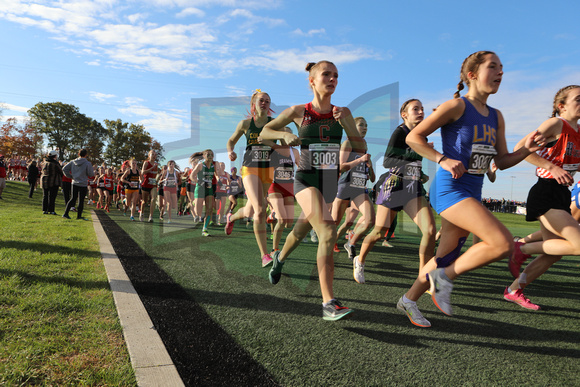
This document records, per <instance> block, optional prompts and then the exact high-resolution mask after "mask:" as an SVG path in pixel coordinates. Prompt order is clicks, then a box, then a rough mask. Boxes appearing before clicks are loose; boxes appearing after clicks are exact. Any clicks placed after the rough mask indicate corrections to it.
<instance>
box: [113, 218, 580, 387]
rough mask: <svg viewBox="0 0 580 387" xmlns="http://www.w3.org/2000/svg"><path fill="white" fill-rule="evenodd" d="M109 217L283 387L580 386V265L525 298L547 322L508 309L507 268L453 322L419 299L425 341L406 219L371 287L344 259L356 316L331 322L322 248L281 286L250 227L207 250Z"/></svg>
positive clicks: (218, 234)
mask: <svg viewBox="0 0 580 387" xmlns="http://www.w3.org/2000/svg"><path fill="white" fill-rule="evenodd" d="M110 216H111V218H112V219H113V220H115V221H116V222H117V223H118V224H119V225H120V226H121V227H122V228H123V229H124V230H125V231H126V232H127V233H128V234H129V235H130V236H131V237H132V238H133V239H134V240H135V241H136V242H137V243H138V244H139V245H140V246H141V247H142V248H143V249H144V250H145V251H146V252H147V253H148V254H149V255H150V256H151V257H152V258H153V259H154V260H155V261H156V262H157V264H158V265H159V266H160V267H161V268H162V269H163V270H165V271H166V272H167V273H168V274H169V275H170V276H171V277H172V278H173V279H174V280H175V281H176V282H177V283H179V284H180V285H181V286H182V287H183V288H184V289H185V290H186V291H187V292H188V293H189V294H190V295H191V297H193V298H194V299H195V300H196V301H197V302H198V303H199V304H201V305H202V306H203V307H204V308H205V310H206V311H207V313H208V314H209V315H210V316H211V317H212V318H213V319H214V320H215V321H217V322H218V323H219V324H221V326H222V327H223V328H224V329H225V330H226V331H227V332H228V333H229V334H230V335H231V336H232V337H233V338H234V339H235V340H236V341H237V342H238V343H239V344H240V345H242V346H243V347H244V348H245V349H246V350H247V351H248V352H249V353H250V354H251V356H253V357H254V358H255V359H256V360H257V361H258V362H259V363H261V364H262V365H263V366H264V367H265V368H266V369H267V370H268V371H269V372H270V373H271V374H272V375H273V376H274V378H275V379H276V380H277V381H278V382H279V383H280V384H282V385H287V386H301V385H304V386H306V385H307V386H312V385H577V384H578V381H577V375H578V374H579V373H580V344H579V343H580V326H579V322H580V288H579V286H578V285H579V282H578V278H579V275H580V260H579V259H578V257H564V258H563V259H562V260H561V261H560V262H558V263H557V264H555V265H554V266H553V267H552V268H551V269H550V270H549V271H548V273H546V274H545V275H544V276H542V277H541V278H540V279H539V280H537V281H536V282H535V283H534V284H533V285H532V286H530V287H529V288H528V290H527V291H526V295H527V296H528V297H530V298H531V299H532V301H534V302H535V303H537V304H539V305H541V306H542V310H540V311H538V312H533V311H529V310H525V309H522V308H520V307H519V306H517V305H515V304H512V303H509V302H506V301H504V300H503V297H502V296H503V290H504V288H505V287H506V286H507V285H509V284H510V283H511V276H510V274H509V272H508V271H507V263H506V261H505V260H504V261H500V262H497V263H494V264H492V265H489V266H487V267H485V268H482V269H479V270H476V271H474V272H471V273H468V274H466V275H464V276H462V277H460V278H459V279H458V280H457V281H456V282H455V288H454V292H453V296H452V302H453V305H454V316H453V317H447V316H444V315H443V314H442V313H440V312H439V311H438V310H437V309H436V308H435V306H434V305H433V304H432V302H431V300H430V299H429V298H428V297H423V298H422V299H420V300H419V307H420V308H421V310H422V311H423V314H424V315H425V316H426V317H427V318H428V319H429V320H430V321H431V323H432V324H433V326H432V327H431V328H428V329H421V328H418V327H415V326H413V325H411V324H410V323H409V321H408V319H407V318H406V317H405V316H404V315H403V314H401V313H400V312H399V311H397V310H396V308H395V305H396V303H397V300H398V299H399V297H400V296H401V295H402V294H403V293H404V292H405V291H406V290H407V289H408V288H409V286H410V285H411V284H412V282H413V280H414V279H415V277H416V273H417V269H418V262H417V261H418V257H417V245H418V241H419V237H418V235H417V230H416V228H415V226H414V225H413V224H412V223H411V222H410V220H409V219H408V218H407V217H406V216H403V217H402V218H400V219H399V226H398V229H397V232H396V238H395V239H394V240H392V243H393V244H394V245H395V247H394V248H391V249H388V248H384V247H375V249H374V250H373V252H372V253H371V254H370V255H369V257H368V258H367V265H366V270H365V272H366V281H367V283H366V284H364V285H359V284H357V283H356V282H355V281H354V280H353V278H352V264H351V262H350V260H348V258H347V257H346V253H345V252H342V253H340V254H338V255H337V256H336V257H335V266H336V269H335V286H334V288H335V295H336V296H337V297H338V298H339V299H340V300H341V301H343V302H344V303H345V304H346V305H347V306H349V307H351V308H353V309H354V310H355V312H354V314H353V317H352V318H351V319H349V320H345V321H338V322H327V321H324V320H322V318H321V296H320V289H319V285H318V279H317V274H316V266H315V256H316V244H313V243H304V244H302V245H301V246H300V247H299V248H298V249H297V250H296V251H295V252H294V253H293V254H292V256H291V257H290V258H289V259H288V260H287V263H286V265H285V266H284V275H283V277H282V280H281V281H280V283H279V284H278V285H275V286H273V285H271V284H270V283H269V282H268V278H267V273H268V269H262V268H261V265H260V257H259V253H258V248H257V246H256V243H255V239H254V235H253V233H252V230H248V229H246V228H245V227H244V226H243V225H236V227H235V229H234V232H233V234H232V235H231V236H229V237H227V236H225V235H224V234H223V229H222V228H214V229H213V230H211V233H212V237H210V238H203V237H201V230H200V229H199V228H197V229H192V228H191V226H192V221H191V217H182V218H177V219H175V218H174V222H173V223H172V224H169V225H168V224H165V225H162V224H160V223H159V222H158V221H157V220H156V221H155V223H153V224H148V223H139V222H130V221H129V220H128V218H127V217H123V216H122V215H121V214H120V213H118V212H112V213H111V214H110ZM497 216H498V218H499V219H500V220H501V221H502V222H504V224H506V225H507V227H508V228H509V229H510V230H511V231H512V233H513V234H514V235H525V234H527V233H529V232H532V231H535V229H536V227H538V224H537V223H527V222H525V220H524V218H523V217H522V216H518V215H509V214H497ZM341 242H342V241H341ZM342 243H344V242H342ZM468 243H469V242H468ZM191 334H199V332H192V333H191Z"/></svg>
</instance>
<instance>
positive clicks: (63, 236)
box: [0, 182, 136, 386]
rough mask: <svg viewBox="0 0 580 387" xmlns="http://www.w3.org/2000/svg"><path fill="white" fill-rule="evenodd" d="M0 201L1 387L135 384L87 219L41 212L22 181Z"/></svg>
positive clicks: (38, 195) (60, 206)
mask: <svg viewBox="0 0 580 387" xmlns="http://www.w3.org/2000/svg"><path fill="white" fill-rule="evenodd" d="M2 196H3V198H4V199H3V200H1V201H0V385H6V386H21V385H22V386H24V385H26V386H28V385H43V386H65V385H67V386H69V385H70V386H73V385H75V386H76V385H91V386H133V385H136V381H135V375H134V373H133V369H132V368H131V364H130V361H129V355H128V352H127V349H126V345H125V342H124V340H123V335H122V331H121V326H120V324H119V321H118V318H117V312H116V309H115V305H114V302H113V297H112V294H111V291H110V288H109V284H108V281H107V276H106V274H105V269H104V267H103V263H102V260H101V254H100V250H99V245H98V243H97V240H96V236H95V232H94V229H93V225H92V222H90V221H77V220H65V219H63V218H62V217H61V216H52V215H42V206H41V200H42V193H41V191H40V190H38V191H37V192H36V193H35V195H34V198H33V199H28V184H27V183H16V182H8V186H7V188H6V190H5V191H4V193H3V195H2ZM56 210H57V213H59V214H60V215H62V213H63V210H64V204H63V199H62V196H60V197H59V198H58V200H57V208H56ZM85 216H87V217H90V214H89V213H88V212H87V213H85Z"/></svg>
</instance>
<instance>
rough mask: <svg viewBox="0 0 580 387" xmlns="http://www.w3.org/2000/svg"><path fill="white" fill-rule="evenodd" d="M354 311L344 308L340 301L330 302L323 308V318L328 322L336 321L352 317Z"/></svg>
mask: <svg viewBox="0 0 580 387" xmlns="http://www.w3.org/2000/svg"><path fill="white" fill-rule="evenodd" d="M352 312H353V310H352V309H349V308H347V307H346V306H342V305H341V304H340V302H338V300H332V301H330V302H329V303H328V304H327V305H326V306H324V305H323V306H322V318H323V319H324V320H327V321H336V320H340V319H341V318H344V317H347V318H348V317H350V314H351V313H352Z"/></svg>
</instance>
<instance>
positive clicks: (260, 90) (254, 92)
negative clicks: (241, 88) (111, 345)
mask: <svg viewBox="0 0 580 387" xmlns="http://www.w3.org/2000/svg"><path fill="white" fill-rule="evenodd" d="M261 92H262V89H256V90H254V91H253V92H252V95H254V94H258V93H261Z"/></svg>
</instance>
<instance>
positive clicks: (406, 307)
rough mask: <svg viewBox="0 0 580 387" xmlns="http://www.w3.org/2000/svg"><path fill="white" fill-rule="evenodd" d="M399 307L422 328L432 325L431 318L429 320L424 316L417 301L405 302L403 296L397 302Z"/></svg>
mask: <svg viewBox="0 0 580 387" xmlns="http://www.w3.org/2000/svg"><path fill="white" fill-rule="evenodd" d="M397 309H399V310H400V311H401V312H403V313H405V314H406V315H407V317H409V321H411V324H413V325H416V326H418V327H421V328H429V327H430V326H431V323H430V322H429V320H427V319H426V318H425V317H423V314H421V311H420V310H419V308H418V307H417V303H416V302H407V303H405V302H403V297H401V298H399V302H397Z"/></svg>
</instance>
